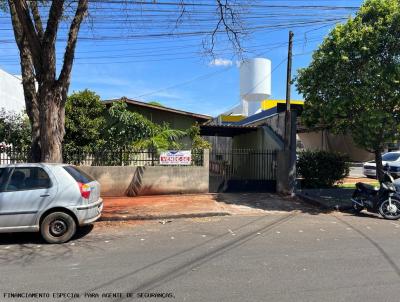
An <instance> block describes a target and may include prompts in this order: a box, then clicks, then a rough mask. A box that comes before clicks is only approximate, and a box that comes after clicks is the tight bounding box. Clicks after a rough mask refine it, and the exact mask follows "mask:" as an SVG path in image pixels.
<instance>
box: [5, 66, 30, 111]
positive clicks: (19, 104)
mask: <svg viewBox="0 0 400 302" xmlns="http://www.w3.org/2000/svg"><path fill="white" fill-rule="evenodd" d="M2 107H3V108H5V109H6V110H7V111H15V112H18V113H19V112H21V111H22V110H24V109H25V99H24V90H23V88H22V80H21V79H20V78H19V77H17V76H14V75H12V74H9V73H7V72H5V71H4V70H2V69H0V108H2Z"/></svg>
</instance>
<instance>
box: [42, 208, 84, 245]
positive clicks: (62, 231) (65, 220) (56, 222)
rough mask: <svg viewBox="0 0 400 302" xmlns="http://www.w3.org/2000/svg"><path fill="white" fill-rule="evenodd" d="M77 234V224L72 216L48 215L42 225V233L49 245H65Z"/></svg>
mask: <svg viewBox="0 0 400 302" xmlns="http://www.w3.org/2000/svg"><path fill="white" fill-rule="evenodd" d="M75 232H76V223H75V220H74V218H73V217H71V215H69V214H67V213H64V212H53V213H50V214H48V215H46V216H45V217H44V218H43V220H42V222H41V224H40V233H41V235H42V237H43V239H44V240H45V241H46V242H47V243H65V242H67V241H68V240H70V239H71V238H72V237H73V236H74V235H75Z"/></svg>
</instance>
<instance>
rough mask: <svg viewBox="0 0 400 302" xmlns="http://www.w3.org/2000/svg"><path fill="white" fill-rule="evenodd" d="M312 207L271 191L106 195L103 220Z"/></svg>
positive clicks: (217, 214) (207, 215)
mask: <svg viewBox="0 0 400 302" xmlns="http://www.w3.org/2000/svg"><path fill="white" fill-rule="evenodd" d="M313 210H314V208H310V207H309V206H307V205H304V204H303V203H302V202H300V201H299V200H297V199H293V198H284V197H280V196H278V195H276V194H268V193H259V194H258V193H254V194H187V195H157V196H139V197H104V209H103V214H102V217H101V219H100V220H102V221H123V220H158V219H161V220H162V219H174V218H195V217H211V216H224V215H260V214H261V215H262V214H266V213H268V212H282V211H284V212H289V211H306V212H312V211H313Z"/></svg>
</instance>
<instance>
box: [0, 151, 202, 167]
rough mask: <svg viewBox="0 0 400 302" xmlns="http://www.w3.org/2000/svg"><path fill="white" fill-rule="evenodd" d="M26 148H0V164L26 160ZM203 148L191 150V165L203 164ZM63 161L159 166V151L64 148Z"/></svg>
mask: <svg viewBox="0 0 400 302" xmlns="http://www.w3.org/2000/svg"><path fill="white" fill-rule="evenodd" d="M28 154H29V151H28V150H21V149H15V148H12V147H5V148H4V147H3V148H0V164H14V163H25V162H27V161H28ZM203 156H204V154H203V150H192V162H191V165H192V166H202V165H203ZM63 162H64V163H66V164H73V165H81V166H160V165H161V164H160V153H159V152H157V151H151V150H143V151H138V150H133V149H126V148H120V149H117V150H98V151H95V152H84V151H80V150H72V151H71V150H64V152H63Z"/></svg>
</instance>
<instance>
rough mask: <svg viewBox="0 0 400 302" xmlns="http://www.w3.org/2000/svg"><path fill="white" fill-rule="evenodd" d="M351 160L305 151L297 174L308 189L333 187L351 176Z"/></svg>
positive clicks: (302, 153) (299, 161)
mask: <svg viewBox="0 0 400 302" xmlns="http://www.w3.org/2000/svg"><path fill="white" fill-rule="evenodd" d="M348 161H349V158H348V156H346V155H343V154H340V153H336V152H327V151H304V152H301V153H300V154H299V157H298V160H297V172H298V174H299V175H301V176H302V177H303V181H302V186H303V187H306V188H321V187H322V188H324V187H325V188H326V187H332V186H333V185H334V184H335V183H336V182H337V181H340V180H342V179H343V178H345V177H346V176H347V175H349V171H350V169H349V164H348Z"/></svg>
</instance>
